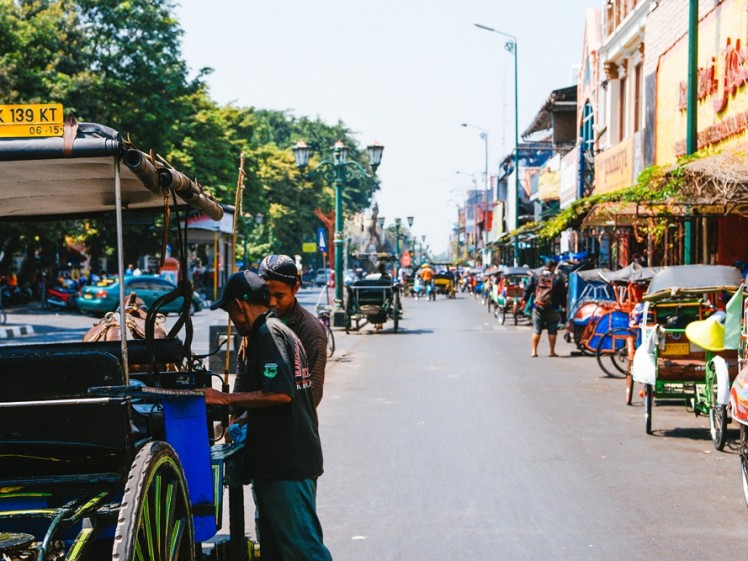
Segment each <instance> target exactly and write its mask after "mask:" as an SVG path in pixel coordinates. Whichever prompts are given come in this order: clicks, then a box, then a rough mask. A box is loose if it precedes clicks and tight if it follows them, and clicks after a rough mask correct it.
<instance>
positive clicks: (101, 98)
mask: <svg viewBox="0 0 748 561" xmlns="http://www.w3.org/2000/svg"><path fill="white" fill-rule="evenodd" d="M173 12H174V2H172V1H170V0H125V1H123V0H15V1H14V0H0V103H42V102H44V103H47V102H59V103H62V104H63V106H64V107H65V111H66V114H71V113H72V114H75V115H76V116H77V117H78V119H79V120H81V121H92V122H99V123H102V124H106V125H108V126H111V127H112V128H114V129H116V130H118V131H120V132H121V133H122V134H123V135H125V136H127V137H128V138H130V140H132V141H133V142H134V143H135V144H136V145H137V146H138V147H140V148H141V149H143V150H149V149H152V150H154V151H155V152H156V153H158V154H160V155H161V156H163V157H164V158H166V159H167V160H168V161H169V162H170V163H172V164H173V165H174V166H175V167H177V168H179V169H181V170H182V171H184V172H185V173H187V174H188V175H189V176H191V177H193V178H196V179H197V180H198V181H199V182H200V183H201V184H202V185H204V186H205V187H206V188H207V189H208V190H209V191H211V192H212V193H213V194H214V195H215V196H216V197H217V198H218V199H219V200H221V201H222V202H224V203H226V204H229V205H233V203H234V196H235V188H236V181H237V173H238V169H237V168H238V164H239V157H240V154H241V153H242V152H243V153H244V154H245V157H246V164H245V168H246V172H247V175H246V187H245V195H244V205H243V206H244V208H243V209H242V211H243V212H244V213H245V214H246V215H248V216H249V215H251V216H254V215H256V214H257V213H262V214H263V215H264V216H265V220H264V221H263V224H262V226H261V227H254V228H249V226H247V228H246V230H247V233H248V234H249V233H250V230H251V235H250V236H249V239H250V240H251V244H250V246H251V251H252V252H253V253H255V254H256V256H257V257H259V256H261V255H262V253H266V252H268V251H273V252H284V253H290V254H293V253H298V252H299V250H300V247H301V243H302V242H303V241H305V240H309V239H313V236H314V231H315V230H316V227H317V226H318V225H319V221H318V219H317V218H316V217H315V215H314V209H315V208H317V207H319V208H321V209H322V210H323V211H325V212H327V211H329V210H330V209H331V208H332V207H333V200H334V192H333V189H332V187H331V185H329V184H327V183H326V182H325V181H324V180H323V179H321V178H319V177H316V178H307V177H306V176H304V175H303V174H302V173H301V172H300V171H299V170H298V169H297V168H296V166H295V165H294V161H293V155H292V154H291V150H290V148H291V146H292V145H293V144H295V143H296V142H297V141H298V140H299V139H304V140H305V141H306V142H307V143H308V144H309V145H310V146H311V147H312V148H313V149H314V150H315V159H314V160H313V162H312V165H314V163H318V162H319V161H320V159H322V158H326V157H330V156H331V147H332V145H333V144H334V143H335V142H336V141H338V140H342V141H343V142H344V143H345V144H346V146H347V147H348V149H349V158H351V159H355V160H357V161H359V162H361V163H362V164H364V162H365V159H364V158H363V157H362V152H361V150H360V148H359V147H358V145H357V142H356V140H355V138H354V134H353V132H352V131H351V130H350V129H349V128H348V127H347V126H346V125H345V124H344V123H342V122H338V123H335V124H333V125H329V124H326V123H323V122H321V121H319V120H318V119H317V120H311V119H309V118H307V117H296V116H294V115H292V114H290V113H289V112H284V111H272V110H266V109H257V108H254V107H238V106H235V105H227V106H220V105H218V104H217V103H216V102H214V101H213V100H212V99H211V98H210V96H209V92H208V89H207V86H206V84H205V80H204V79H205V76H206V75H207V74H208V73H209V72H210V69H200V70H199V71H198V72H197V74H196V76H194V77H190V70H189V68H188V66H187V63H186V62H185V60H184V59H183V57H182V53H181V37H182V34H183V30H182V29H181V27H180V25H179V22H178V21H177V20H176V19H175V18H174V16H173ZM377 188H378V185H377V184H376V183H374V182H372V181H371V180H365V179H364V180H357V181H352V182H351V183H350V184H349V185H346V187H345V189H344V200H343V203H344V210H345V212H346V213H349V212H357V211H360V210H362V209H364V208H366V207H368V206H369V204H370V202H371V199H372V196H373V194H374V192H375V191H376V189H377ZM109 230H111V229H109ZM65 234H73V235H75V236H76V237H83V238H85V239H86V242H87V243H88V244H89V246H91V247H92V248H94V251H100V252H104V250H105V249H106V248H107V247H108V246H109V244H111V243H112V241H113V240H112V239H111V236H112V234H111V232H110V231H108V229H106V228H101V227H97V226H96V225H95V224H94V225H92V224H91V223H66V224H57V225H41V224H38V223H35V224H20V225H14V226H9V225H5V224H3V225H0V239H6V240H8V239H9V238H12V239H14V240H17V241H14V242H13V243H12V244H11V243H10V242H5V247H2V248H0V252H1V251H2V250H5V251H4V255H5V256H6V262H5V263H3V262H0V271H1V270H3V269H4V268H7V259H8V258H9V256H10V254H12V253H14V252H22V251H25V252H29V253H30V252H35V253H36V254H37V255H39V253H40V252H41V254H42V255H46V257H45V258H44V259H43V261H47V262H49V263H52V262H54V260H55V259H56V257H55V252H56V251H58V249H59V246H61V245H64V243H65V242H64V236H65ZM40 239H41V240H49V242H48V243H46V248H45V247H42V246H45V243H44V242H40V241H38V240H40ZM29 240H37V241H36V242H35V244H36V247H35V249H33V250H32V249H31V246H32V245H33V244H31V242H29ZM160 243H161V240H160V236H159V234H158V233H157V232H155V231H153V229H151V230H145V231H140V232H139V233H138V235H137V236H127V237H126V248H125V249H126V257H125V258H126V259H128V260H132V259H134V258H135V257H137V256H138V255H142V254H144V253H151V254H153V253H157V252H158V251H159V249H160ZM11 245H12V246H13V247H11ZM4 265H5V266H4Z"/></svg>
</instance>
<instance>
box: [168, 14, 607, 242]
mask: <svg viewBox="0 0 748 561" xmlns="http://www.w3.org/2000/svg"><path fill="white" fill-rule="evenodd" d="M599 4H601V2H600V1H599V0H598V1H595V0H565V1H562V2H561V1H558V0H535V1H533V0H525V1H516V0H515V1H512V2H508V1H506V0H453V1H446V0H440V1H431V2H429V1H426V0H380V1H379V2H361V1H350V0H348V1H344V0H319V1H317V2H302V1H301V0H293V1H289V0H265V1H263V2H260V1H256V0H212V1H210V2H208V1H207V0H182V1H181V2H180V5H179V6H178V8H177V17H178V18H179V20H180V23H181V26H182V28H183V29H184V30H185V35H184V37H183V55H184V57H185V58H186V60H187V62H188V64H189V65H190V67H191V69H192V70H193V71H195V72H196V71H197V70H198V69H199V68H202V67H206V66H207V67H211V68H213V69H214V72H213V74H212V75H210V76H209V77H208V80H207V81H208V84H209V86H210V94H211V97H212V98H213V99H214V100H216V101H217V102H219V103H229V102H233V103H235V104H236V105H241V106H255V107H259V108H265V109H275V110H289V111H291V112H292V113H293V114H295V115H298V116H302V115H306V116H308V117H311V118H316V117H319V118H320V119H322V120H324V121H326V122H329V123H334V122H336V121H337V120H338V119H340V120H342V121H343V122H344V123H345V124H346V125H348V127H349V128H351V129H352V130H353V131H355V132H356V136H357V138H358V140H359V141H360V143H361V144H362V145H366V144H368V143H370V142H371V141H373V140H378V141H380V142H381V143H382V144H384V145H385V151H384V157H383V160H382V165H381V167H380V169H379V176H380V178H381V181H382V188H381V190H380V192H379V193H377V195H376V200H377V202H378V204H379V208H380V216H385V217H386V219H387V224H390V223H391V222H392V221H393V220H394V218H396V217H401V218H403V222H404V219H405V217H406V216H409V215H412V216H414V217H415V221H414V224H413V231H414V233H415V234H416V235H418V236H419V237H420V236H421V235H424V234H425V235H426V243H427V244H429V245H430V247H431V250H432V251H436V252H439V251H444V250H446V248H447V242H448V237H449V232H450V229H451V226H452V224H453V223H454V222H455V221H456V204H457V202H458V201H459V200H461V199H462V198H463V197H464V194H465V190H466V189H467V188H468V187H470V186H471V184H472V179H471V176H470V174H471V173H473V172H476V175H475V180H476V181H477V182H478V183H479V184H480V183H481V182H482V171H483V168H484V144H483V140H481V138H480V131H478V130H476V129H472V128H464V127H461V126H460V124H461V123H463V122H468V123H472V124H474V125H476V126H478V127H481V128H484V129H487V130H488V144H489V146H488V149H489V169H491V170H496V168H497V166H498V163H499V161H500V160H501V159H503V156H505V155H507V154H508V153H509V152H510V150H511V147H512V145H513V141H514V59H513V56H512V55H511V54H510V53H509V52H507V51H506V50H505V49H504V41H505V40H504V38H502V37H500V36H499V35H496V34H494V33H490V32H488V31H483V30H480V29H478V28H476V27H474V25H473V24H474V23H481V24H484V25H487V26H489V27H493V28H495V29H499V30H501V31H504V32H506V33H509V34H512V35H514V36H515V37H517V41H518V46H519V49H518V53H519V58H518V62H519V129H520V134H521V133H522V131H523V130H524V129H525V128H527V126H528V125H529V123H530V121H531V120H532V118H533V117H534V116H535V114H536V113H537V112H538V110H539V109H540V107H541V106H542V104H543V102H544V101H545V100H546V99H547V97H548V95H549V94H550V92H551V91H552V90H554V89H557V88H562V87H566V86H569V85H571V84H573V83H574V81H575V80H574V78H573V76H574V74H573V69H574V68H575V67H576V66H578V65H579V64H580V62H581V57H582V39H583V33H584V16H585V12H586V11H587V9H588V8H589V7H590V6H597V7H599ZM458 171H460V172H461V173H459V174H458V173H457V172H458ZM315 226H316V225H315Z"/></svg>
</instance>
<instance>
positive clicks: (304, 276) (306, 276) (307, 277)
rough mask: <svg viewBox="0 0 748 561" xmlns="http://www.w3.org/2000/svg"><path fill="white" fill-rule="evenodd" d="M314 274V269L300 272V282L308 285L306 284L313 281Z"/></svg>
mask: <svg viewBox="0 0 748 561" xmlns="http://www.w3.org/2000/svg"><path fill="white" fill-rule="evenodd" d="M315 276H316V275H315V273H314V271H311V270H309V271H304V272H303V273H301V282H302V284H303V285H304V286H308V285H310V284H312V283H313V282H314V278H315Z"/></svg>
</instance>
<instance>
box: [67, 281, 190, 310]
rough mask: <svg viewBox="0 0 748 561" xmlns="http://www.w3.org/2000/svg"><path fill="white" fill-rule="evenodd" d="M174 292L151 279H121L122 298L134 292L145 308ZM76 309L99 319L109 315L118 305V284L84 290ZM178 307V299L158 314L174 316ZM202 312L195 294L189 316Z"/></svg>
mask: <svg viewBox="0 0 748 561" xmlns="http://www.w3.org/2000/svg"><path fill="white" fill-rule="evenodd" d="M175 288H176V285H175V284H174V283H173V282H171V281H168V280H166V279H163V278H161V277H158V276H155V275H139V276H127V277H125V294H129V293H130V292H135V293H136V294H137V295H138V297H139V298H140V299H141V300H143V302H144V303H145V305H146V307H148V308H150V307H151V305H153V303H154V302H155V301H156V300H157V299H158V298H160V297H161V296H163V295H164V294H167V293H168V292H171V291H172V290H174V289H175ZM76 303H77V304H78V309H79V310H80V311H81V312H84V313H89V314H94V315H100V316H103V315H104V314H106V313H107V312H113V311H115V310H116V309H117V306H118V305H119V281H114V282H108V283H98V284H97V285H94V286H86V287H84V288H83V290H82V291H81V295H80V296H79V297H78V298H77V299H76ZM181 307H182V298H181V297H179V298H177V299H176V300H174V301H173V302H169V303H168V304H166V305H165V306H164V307H163V308H161V310H160V312H161V313H164V314H168V313H177V312H179V310H180V309H181ZM202 309H203V301H202V300H201V299H200V296H198V295H197V294H193V295H192V313H195V312H199V311H200V310H202Z"/></svg>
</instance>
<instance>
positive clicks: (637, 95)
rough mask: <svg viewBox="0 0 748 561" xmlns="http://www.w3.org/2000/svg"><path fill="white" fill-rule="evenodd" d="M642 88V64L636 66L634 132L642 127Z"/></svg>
mask: <svg viewBox="0 0 748 561" xmlns="http://www.w3.org/2000/svg"><path fill="white" fill-rule="evenodd" d="M641 90H642V64H641V62H640V63H639V64H637V65H636V66H635V67H634V132H639V129H641V122H642V118H641Z"/></svg>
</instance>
